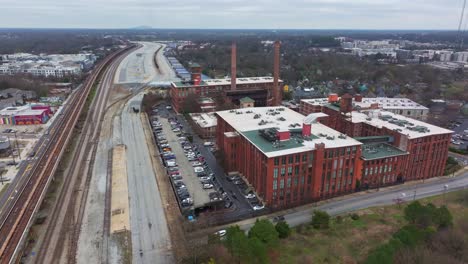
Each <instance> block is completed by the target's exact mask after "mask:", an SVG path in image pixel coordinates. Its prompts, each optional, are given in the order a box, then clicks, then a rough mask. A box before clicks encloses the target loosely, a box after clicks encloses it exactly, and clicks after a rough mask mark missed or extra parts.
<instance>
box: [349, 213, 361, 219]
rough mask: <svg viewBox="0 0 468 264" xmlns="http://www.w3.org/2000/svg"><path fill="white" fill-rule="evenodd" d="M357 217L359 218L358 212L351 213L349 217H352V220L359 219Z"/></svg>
mask: <svg viewBox="0 0 468 264" xmlns="http://www.w3.org/2000/svg"><path fill="white" fill-rule="evenodd" d="M359 218H360V217H359V215H358V214H356V213H353V214H351V219H353V220H359Z"/></svg>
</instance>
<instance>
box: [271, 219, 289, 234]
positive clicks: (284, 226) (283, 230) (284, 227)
mask: <svg viewBox="0 0 468 264" xmlns="http://www.w3.org/2000/svg"><path fill="white" fill-rule="evenodd" d="M275 229H276V231H277V232H278V235H279V238H287V237H288V236H289V235H290V234H291V228H289V225H288V223H286V222H285V221H280V222H278V223H277V224H276V226H275Z"/></svg>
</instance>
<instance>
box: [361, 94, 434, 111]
mask: <svg viewBox="0 0 468 264" xmlns="http://www.w3.org/2000/svg"><path fill="white" fill-rule="evenodd" d="M375 103H378V104H379V108H382V109H417V110H427V109H428V108H427V107H425V106H423V105H420V104H418V103H416V102H414V101H412V100H410V99H408V98H388V97H377V98H362V102H356V101H354V100H353V105H355V106H360V107H361V108H368V107H370V106H371V104H375Z"/></svg>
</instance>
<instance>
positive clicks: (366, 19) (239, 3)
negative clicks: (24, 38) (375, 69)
mask: <svg viewBox="0 0 468 264" xmlns="http://www.w3.org/2000/svg"><path fill="white" fill-rule="evenodd" d="M462 4H463V0H443V1H441V0H411V1H408V0H250V1H249V0H174V1H170V0H78V1H67V0H0V6H1V9H0V10H1V17H2V18H1V19H0V27H55V28H67V27H81V28H127V27H133V26H137V25H148V26H152V27H156V28H274V29H287V28H298V29H308V28H311V29H456V28H457V26H458V20H459V16H460V12H461V7H462ZM467 11H468V10H467ZM466 13H467V15H468V12H466Z"/></svg>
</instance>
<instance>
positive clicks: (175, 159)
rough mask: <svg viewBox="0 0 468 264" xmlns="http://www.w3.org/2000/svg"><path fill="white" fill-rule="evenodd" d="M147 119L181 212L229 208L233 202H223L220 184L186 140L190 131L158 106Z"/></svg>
mask: <svg viewBox="0 0 468 264" xmlns="http://www.w3.org/2000/svg"><path fill="white" fill-rule="evenodd" d="M161 112H162V111H161ZM150 121H151V124H152V127H153V133H154V136H155V139H156V142H157V144H158V148H159V152H160V153H161V160H162V162H163V165H164V166H165V167H166V170H167V176H168V177H170V179H171V183H172V186H173V189H174V192H175V194H176V197H177V198H178V202H179V205H180V207H181V211H182V212H186V211H189V212H192V211H193V210H197V209H204V208H213V207H216V208H224V207H226V208H229V207H231V206H232V203H229V202H228V203H226V204H225V201H224V199H223V195H222V193H221V192H219V188H218V187H219V186H218V185H217V184H215V183H214V182H213V178H214V173H213V171H212V170H211V168H210V167H209V166H208V165H207V163H206V162H205V158H204V156H203V155H202V154H201V153H200V152H199V151H198V147H197V146H196V145H193V144H192V143H191V142H190V140H189V139H188V138H189V137H190V134H188V133H186V132H185V131H184V126H183V125H182V124H181V123H180V122H179V121H178V120H177V119H176V118H175V117H172V116H170V115H168V114H167V112H166V113H163V114H160V112H159V110H158V109H154V110H153V115H152V116H151V118H150Z"/></svg>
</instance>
